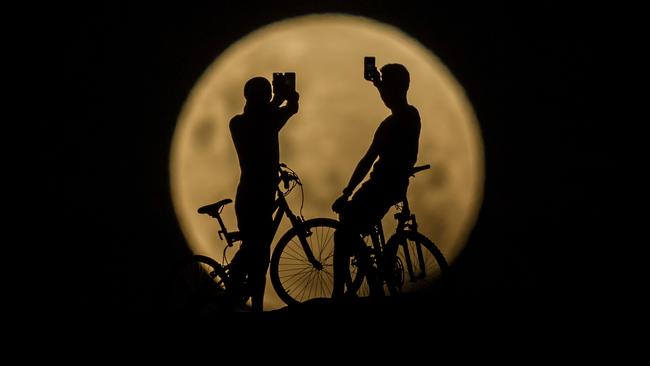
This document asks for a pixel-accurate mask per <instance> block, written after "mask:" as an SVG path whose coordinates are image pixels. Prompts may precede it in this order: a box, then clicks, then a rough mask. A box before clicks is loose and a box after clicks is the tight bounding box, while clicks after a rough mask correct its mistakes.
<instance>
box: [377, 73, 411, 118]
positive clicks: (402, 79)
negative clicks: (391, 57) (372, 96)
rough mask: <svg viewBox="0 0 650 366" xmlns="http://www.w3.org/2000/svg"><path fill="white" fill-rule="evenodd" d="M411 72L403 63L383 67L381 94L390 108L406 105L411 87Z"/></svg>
mask: <svg viewBox="0 0 650 366" xmlns="http://www.w3.org/2000/svg"><path fill="white" fill-rule="evenodd" d="M409 82H410V77H409V72H408V70H406V67H404V65H401V64H387V65H384V67H382V68H381V83H380V85H379V94H380V95H381V99H382V100H383V101H384V104H385V105H386V107H388V108H391V109H392V108H394V107H397V106H399V105H405V104H406V103H407V102H406V93H407V91H408V89H409Z"/></svg>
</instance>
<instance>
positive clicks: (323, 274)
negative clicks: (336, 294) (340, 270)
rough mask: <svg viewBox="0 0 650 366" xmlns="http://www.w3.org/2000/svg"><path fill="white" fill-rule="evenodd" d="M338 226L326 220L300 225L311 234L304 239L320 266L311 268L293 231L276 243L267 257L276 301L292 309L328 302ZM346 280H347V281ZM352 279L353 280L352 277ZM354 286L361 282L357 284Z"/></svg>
mask: <svg viewBox="0 0 650 366" xmlns="http://www.w3.org/2000/svg"><path fill="white" fill-rule="evenodd" d="M338 224H339V222H338V221H337V220H334V219H330V218H316V219H311V220H307V221H305V222H304V226H305V228H306V229H308V230H309V231H310V232H311V233H312V234H311V236H309V237H308V238H307V240H308V243H309V245H310V247H311V248H312V252H313V253H314V257H315V258H316V259H317V260H318V261H319V262H320V263H321V264H322V269H317V268H315V267H314V266H313V265H312V264H311V263H310V262H309V261H308V260H307V257H306V255H305V253H304V250H303V249H302V245H301V244H300V241H299V238H298V236H297V235H298V232H297V231H296V229H295V228H292V229H290V230H289V231H287V232H286V233H285V234H284V235H283V236H282V238H280V240H279V241H278V244H277V245H276V247H275V249H274V250H273V255H272V256H271V268H270V275H271V283H272V284H273V288H274V289H275V292H276V293H277V294H278V296H279V297H280V299H281V300H282V301H284V302H285V303H286V304H287V305H295V304H299V303H302V302H305V301H307V300H310V299H314V298H329V297H331V295H332V285H333V279H334V272H333V269H334V267H333V259H334V232H335V231H336V228H337V227H338ZM349 278H350V277H349ZM355 279H356V277H355ZM348 282H351V281H350V280H349V279H348ZM357 282H358V283H357V285H360V284H361V282H360V281H357Z"/></svg>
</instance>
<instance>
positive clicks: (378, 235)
mask: <svg viewBox="0 0 650 366" xmlns="http://www.w3.org/2000/svg"><path fill="white" fill-rule="evenodd" d="M429 168H430V165H424V166H418V167H414V168H413V170H412V172H411V177H414V176H415V174H417V173H418V172H421V171H423V170H427V169H429ZM396 207H397V210H398V212H397V213H396V214H395V215H394V218H395V219H396V220H397V226H396V230H395V233H394V234H393V235H392V236H391V237H390V238H389V239H388V241H386V240H385V237H384V231H383V227H382V223H381V220H380V221H379V222H378V223H376V224H375V225H374V226H373V227H372V229H371V230H370V232H369V233H368V234H365V235H362V234H359V239H360V241H359V243H358V244H359V245H358V246H357V247H356V248H353V249H352V253H351V254H352V255H351V256H350V259H349V260H350V264H349V266H348V268H349V271H348V273H346V274H344V276H345V277H346V280H345V295H346V296H348V297H365V296H375V295H376V296H384V295H386V293H388V294H389V295H391V296H395V295H400V294H404V293H412V292H423V291H430V290H434V289H436V288H439V287H441V286H444V284H445V282H446V280H448V279H449V278H448V277H449V265H448V263H447V261H446V259H445V257H444V255H443V254H442V252H441V251H440V250H439V249H438V247H437V246H436V245H435V244H434V243H433V242H432V241H431V240H430V239H429V238H427V237H426V236H425V235H423V234H421V233H420V232H418V224H417V220H416V217H415V214H413V213H412V212H411V210H410V207H409V203H408V198H407V197H404V199H403V200H402V201H401V202H399V203H398V204H397V205H396ZM361 256H364V257H361ZM362 263H366V264H364V265H362ZM370 278H372V279H373V280H370ZM371 281H372V283H370V282H371Z"/></svg>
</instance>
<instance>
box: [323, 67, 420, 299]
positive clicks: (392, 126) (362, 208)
mask: <svg viewBox="0 0 650 366" xmlns="http://www.w3.org/2000/svg"><path fill="white" fill-rule="evenodd" d="M371 80H372V81H373V84H374V85H375V87H377V89H378V90H379V95H380V96H381V99H382V101H383V102H384V104H385V105H386V107H388V108H389V109H390V111H391V114H390V115H389V116H388V117H386V119H384V120H383V121H382V122H381V123H380V125H379V127H378V128H377V130H376V131H375V135H374V138H373V140H372V143H371V144H370V148H369V149H368V151H367V152H366V154H365V155H364V156H363V157H362V158H361V160H360V161H359V163H358V164H357V166H356V168H355V169H354V172H353V173H352V177H351V178H350V181H349V183H348V185H347V186H346V187H345V188H344V189H343V194H342V195H341V196H340V197H339V198H338V199H336V201H335V202H334V204H333V205H332V210H334V211H335V212H338V213H339V219H340V226H339V228H338V229H337V231H336V232H335V234H334V284H333V291H332V297H333V298H334V299H340V298H341V297H342V295H343V294H344V291H345V276H346V275H347V273H348V268H347V267H348V265H349V256H350V255H351V254H352V253H353V246H359V248H365V244H364V243H363V241H362V240H361V235H365V234H368V233H369V230H371V229H372V226H373V225H375V224H376V223H378V222H380V220H381V219H382V218H383V217H384V215H385V214H386V213H387V212H388V210H389V209H390V207H391V206H393V205H395V204H396V203H398V202H400V201H401V200H403V199H404V197H406V191H407V188H408V183H409V176H410V174H411V170H412V169H413V166H414V165H415V162H416V160H417V155H418V141H419V137H420V114H419V112H418V110H417V109H416V108H415V107H413V106H412V105H410V104H408V101H407V91H408V88H409V81H410V78H409V73H408V70H407V69H406V68H405V67H404V66H403V65H400V64H387V65H384V67H382V68H381V74H379V71H377V70H376V69H374V70H373V75H372V77H371ZM373 163H374V164H373ZM371 167H372V172H371V173H370V179H368V180H367V181H366V182H365V183H364V184H363V185H361V187H360V188H359V189H358V190H357V191H356V193H354V195H353V196H352V199H350V200H349V201H348V198H349V197H350V196H351V195H352V193H353V192H354V190H355V188H356V187H357V186H358V185H359V183H361V181H362V180H363V179H364V178H365V177H366V175H367V174H368V172H369V171H370V169H371ZM361 245H363V246H361ZM358 260H359V261H360V262H359V265H360V266H367V265H368V263H367V260H368V258H364V256H363V255H362V256H360V257H359V258H358ZM369 280H371V279H370V278H369ZM370 290H371V294H372V291H373V290H376V289H373V288H372V286H371V288H370Z"/></svg>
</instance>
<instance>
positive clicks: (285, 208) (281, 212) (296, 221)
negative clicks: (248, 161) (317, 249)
mask: <svg viewBox="0 0 650 366" xmlns="http://www.w3.org/2000/svg"><path fill="white" fill-rule="evenodd" d="M276 192H277V196H278V198H276V199H275V204H276V206H277V208H276V210H275V215H274V216H273V236H275V234H276V233H277V231H278V228H279V227H280V223H281V222H282V217H283V216H285V215H286V216H287V218H289V221H290V222H291V225H292V226H293V228H294V229H295V230H297V231H298V232H299V233H302V234H303V235H298V238H300V245H301V246H302V249H303V250H304V251H305V255H306V256H307V259H308V260H309V263H311V264H312V265H313V266H314V267H315V268H317V269H322V267H323V265H322V263H320V262H319V261H318V260H317V259H316V258H315V257H314V253H313V252H312V250H311V247H310V246H309V243H307V239H306V238H307V237H309V236H310V235H311V232H309V231H307V230H305V228H304V225H303V222H304V219H303V218H302V217H298V216H296V215H295V214H294V213H293V211H291V208H290V207H289V204H288V203H287V200H286V199H285V198H284V193H282V191H281V190H280V188H278V189H277V191H276Z"/></svg>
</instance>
